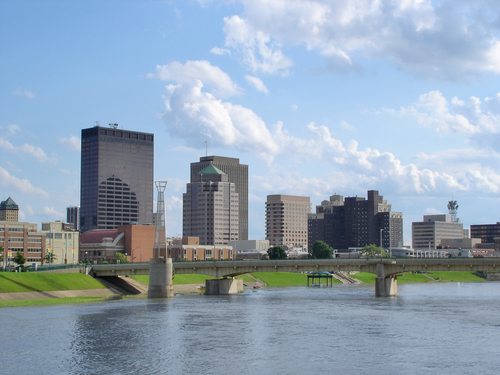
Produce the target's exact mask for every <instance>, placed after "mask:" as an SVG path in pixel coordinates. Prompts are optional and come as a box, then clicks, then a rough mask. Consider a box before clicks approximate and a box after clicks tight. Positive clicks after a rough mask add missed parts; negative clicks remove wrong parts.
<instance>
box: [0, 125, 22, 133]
mask: <svg viewBox="0 0 500 375" xmlns="http://www.w3.org/2000/svg"><path fill="white" fill-rule="evenodd" d="M0 130H2V132H5V133H7V134H10V135H15V134H17V133H18V132H19V131H20V130H21V128H20V127H19V125H16V124H8V125H4V126H0Z"/></svg>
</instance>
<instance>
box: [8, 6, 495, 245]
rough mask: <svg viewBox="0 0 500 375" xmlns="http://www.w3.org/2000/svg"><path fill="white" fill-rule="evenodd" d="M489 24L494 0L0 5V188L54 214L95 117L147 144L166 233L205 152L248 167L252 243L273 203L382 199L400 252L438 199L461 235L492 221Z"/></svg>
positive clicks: (31, 217) (59, 215)
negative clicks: (150, 138)
mask: <svg viewBox="0 0 500 375" xmlns="http://www.w3.org/2000/svg"><path fill="white" fill-rule="evenodd" d="M499 16H500V5H499V4H497V3H496V2H491V1H484V2H480V3H474V4H473V5H470V4H469V2H466V1H449V0H445V1H439V2H437V1H419V2H401V3H399V2H389V1H368V0H366V1H362V0H360V1H354V2H353V1H338V2H334V3H332V2H327V1H307V0H303V1H296V2H284V1H266V2H261V1H234V2H227V3H226V2H224V3H219V2H210V1H188V2H175V1H171V2H148V3H147V4H142V3H141V4H139V3H134V2H114V1H111V2H106V3H102V2H97V1H86V2H83V1H76V2H71V3H67V4H66V3H61V2H51V1H49V2H43V4H42V3H36V2H28V1H6V2H2V4H0V21H1V22H0V41H1V45H2V56H3V58H2V60H1V61H0V68H1V71H2V76H1V77H2V85H1V86H0V87H1V89H0V100H1V102H2V111H1V113H0V193H1V194H0V195H1V196H2V199H5V198H7V197H8V196H11V197H12V198H13V199H14V201H15V202H16V203H17V204H18V205H19V207H20V220H22V221H28V222H35V223H41V222H45V221H53V220H57V219H59V220H64V219H65V216H66V207H68V206H74V205H78V204H79V201H80V196H79V187H80V149H79V147H80V146H79V145H80V141H81V140H80V131H81V129H84V128H89V127H92V126H94V123H95V121H100V123H101V125H102V126H107V124H108V123H118V124H119V129H124V130H131V131H140V132H147V133H153V134H154V135H155V155H154V159H155V166H154V180H167V181H168V187H167V190H166V209H167V214H166V222H167V228H168V231H169V235H180V234H181V233H182V193H183V190H184V188H185V185H186V183H187V182H189V173H190V171H189V163H190V162H192V161H193V160H198V158H199V157H202V156H206V155H207V154H208V155H219V156H225V157H234V158H238V159H240V161H241V163H243V164H245V165H248V184H249V186H248V192H249V197H248V199H249V202H248V207H249V217H248V220H249V230H248V232H249V233H248V234H249V236H248V237H249V239H262V238H264V237H265V233H264V232H265V225H264V224H263V221H264V217H265V200H266V196H267V195H270V194H287V195H304V196H309V197H310V198H311V205H312V207H314V206H316V205H318V204H320V203H321V201H322V200H323V199H325V197H328V196H330V195H334V194H341V195H343V196H356V195H358V196H363V195H364V193H365V192H366V191H367V190H378V191H380V193H381V194H383V195H384V197H386V198H387V199H388V200H389V201H390V202H391V203H392V205H393V207H394V208H395V209H396V210H397V211H401V212H403V214H404V238H405V243H407V244H408V243H409V242H410V241H409V239H411V223H412V222H414V221H419V220H420V219H421V217H422V216H423V215H425V214H438V213H446V212H447V207H446V204H447V202H448V201H449V200H457V201H458V203H459V204H460V208H459V211H458V217H459V218H460V219H461V220H462V222H463V223H464V227H469V226H470V225H471V224H483V223H484V224H490V223H496V222H497V221H499V217H498V209H499V208H500V199H499V198H500V168H499V163H498V160H499V159H500V151H499V146H500V136H499V134H500V93H499V90H498V87H499V83H500V80H499V73H500V26H499V24H498V22H496V21H495V20H496V19H498V17H499ZM205 142H206V143H205ZM152 194H154V192H152Z"/></svg>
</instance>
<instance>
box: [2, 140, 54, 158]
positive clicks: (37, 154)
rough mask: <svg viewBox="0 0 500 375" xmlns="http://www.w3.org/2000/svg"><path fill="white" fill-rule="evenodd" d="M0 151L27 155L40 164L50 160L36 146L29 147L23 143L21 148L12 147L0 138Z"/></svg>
mask: <svg viewBox="0 0 500 375" xmlns="http://www.w3.org/2000/svg"><path fill="white" fill-rule="evenodd" d="M0 149H2V150H5V151H9V152H21V153H24V154H28V155H30V156H32V157H34V158H35V159H37V160H38V161H40V162H46V161H49V160H50V158H49V157H48V156H47V154H46V153H45V151H44V150H43V149H41V148H40V147H38V146H33V145H30V144H28V143H25V144H23V145H22V146H14V145H13V144H12V143H10V142H9V141H8V140H6V139H4V138H0Z"/></svg>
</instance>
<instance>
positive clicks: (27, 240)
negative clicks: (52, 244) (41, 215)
mask: <svg viewBox="0 0 500 375" xmlns="http://www.w3.org/2000/svg"><path fill="white" fill-rule="evenodd" d="M45 241H46V239H45V233H42V232H39V231H38V226H37V225H36V224H32V223H23V222H19V221H0V247H2V248H3V249H4V251H3V254H2V257H3V264H1V266H2V268H4V269H5V268H6V267H11V266H15V264H14V262H13V259H14V257H15V256H16V253H17V252H20V253H22V254H23V256H24V259H25V260H26V264H25V265H26V266H33V265H35V266H36V265H40V264H41V263H43V258H44V256H45V244H46V242H45Z"/></svg>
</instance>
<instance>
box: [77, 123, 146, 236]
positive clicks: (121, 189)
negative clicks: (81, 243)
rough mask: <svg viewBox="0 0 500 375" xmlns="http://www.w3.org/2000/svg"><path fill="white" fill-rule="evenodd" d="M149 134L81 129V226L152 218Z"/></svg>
mask: <svg viewBox="0 0 500 375" xmlns="http://www.w3.org/2000/svg"><path fill="white" fill-rule="evenodd" d="M153 155H154V136H153V134H150V133H141V132H136V131H128V130H123V129H117V128H116V127H110V128H106V127H101V126H95V127H93V128H88V129H82V154H81V182H80V230H81V232H85V231H86V230H89V229H94V228H101V229H113V228H116V227H118V226H120V225H124V224H135V223H138V224H148V223H152V222H153V157H154V156H153Z"/></svg>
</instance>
